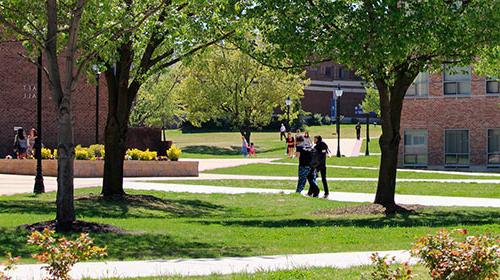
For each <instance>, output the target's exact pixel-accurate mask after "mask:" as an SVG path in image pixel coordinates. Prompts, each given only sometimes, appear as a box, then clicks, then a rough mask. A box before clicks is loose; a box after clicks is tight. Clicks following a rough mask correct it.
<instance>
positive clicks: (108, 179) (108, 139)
mask: <svg viewBox="0 0 500 280" xmlns="http://www.w3.org/2000/svg"><path fill="white" fill-rule="evenodd" d="M126 135H127V125H125V127H124V126H123V124H121V123H120V122H119V121H118V120H117V118H116V116H114V115H112V114H110V112H108V120H107V123H106V128H105V132H104V145H105V147H106V156H105V159H104V178H103V188H102V195H103V196H104V197H116V196H122V195H124V194H125V191H124V189H123V160H124V157H125V153H126V149H127V139H126Z"/></svg>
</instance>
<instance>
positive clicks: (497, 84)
mask: <svg viewBox="0 0 500 280" xmlns="http://www.w3.org/2000/svg"><path fill="white" fill-rule="evenodd" d="M486 94H500V81H498V80H493V79H489V80H486Z"/></svg>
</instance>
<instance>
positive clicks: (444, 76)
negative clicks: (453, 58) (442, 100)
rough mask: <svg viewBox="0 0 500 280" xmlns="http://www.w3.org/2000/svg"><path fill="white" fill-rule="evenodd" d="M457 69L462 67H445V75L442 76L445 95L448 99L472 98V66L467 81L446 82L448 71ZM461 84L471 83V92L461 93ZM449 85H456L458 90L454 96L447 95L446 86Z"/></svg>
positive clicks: (451, 94)
mask: <svg viewBox="0 0 500 280" xmlns="http://www.w3.org/2000/svg"><path fill="white" fill-rule="evenodd" d="M457 67H460V66H447V65H444V66H443V74H442V77H443V95H444V96H446V97H456V96H458V97H460V96H471V95H472V68H471V67H470V66H468V67H467V68H468V73H469V77H468V78H467V79H464V80H458V81H446V70H448V69H453V68H457ZM461 83H469V85H470V92H469V93H459V92H460V84H461ZM447 84H455V86H456V88H457V90H456V92H455V93H454V94H453V93H446V85H447Z"/></svg>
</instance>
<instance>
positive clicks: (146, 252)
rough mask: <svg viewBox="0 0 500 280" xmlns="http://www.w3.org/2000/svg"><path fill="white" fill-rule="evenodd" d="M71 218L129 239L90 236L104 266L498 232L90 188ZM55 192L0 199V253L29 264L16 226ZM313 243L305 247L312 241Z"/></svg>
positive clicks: (422, 220)
mask: <svg viewBox="0 0 500 280" xmlns="http://www.w3.org/2000/svg"><path fill="white" fill-rule="evenodd" d="M75 192H76V196H77V199H76V201H75V206H76V212H77V213H76V214H77V217H78V219H80V220H86V221H93V222H100V223H107V224H112V225H115V226H118V227H121V228H123V229H126V230H127V231H129V232H130V233H128V234H92V235H91V236H92V237H93V238H94V239H95V242H96V243H97V244H98V245H106V246H107V247H108V253H109V257H108V259H167V258H199V257H221V256H256V255H275V254H285V253H292V254H301V253H322V252H330V253H333V252H349V251H371V250H397V249H409V248H410V246H411V244H412V243H413V242H414V241H415V240H416V239H417V238H418V237H420V236H422V235H424V234H427V233H434V232H436V231H437V230H438V229H440V228H450V229H455V228H464V227H465V228H467V229H469V231H470V233H471V234H478V233H485V232H495V233H498V232H500V224H499V223H500V212H499V211H498V209H491V208H464V207H437V208H426V209H423V210H421V212H419V213H418V215H397V216H393V217H385V216H383V215H369V216H368V215H343V216H326V215H323V214H318V213H317V212H318V211H320V210H325V209H331V208H336V207H346V206H352V205H358V204H354V203H343V202H332V201H327V200H322V199H311V198H306V197H302V196H299V195H280V194H276V195H262V194H244V195H223V194H210V195H208V194H207V195H204V194H184V193H167V192H153V191H141V192H137V191H130V192H129V193H130V194H147V195H153V196H154V197H149V198H148V200H141V201H134V202H113V201H103V200H97V199H78V197H82V196H84V197H88V195H89V194H90V193H93V194H98V193H99V192H100V190H99V189H97V188H90V189H78V190H76V191H75ZM54 200H55V193H46V194H42V195H39V196H33V195H29V194H23V195H15V196H1V197H0V252H2V253H3V252H12V253H13V254H14V255H20V256H22V257H24V258H27V257H28V258H29V256H30V254H31V253H32V249H31V248H30V247H28V246H26V243H25V242H26V235H27V232H22V231H18V230H16V227H17V226H19V225H21V224H30V223H35V222H40V221H45V220H50V219H52V218H54V216H55V203H54ZM311 238H312V241H311Z"/></svg>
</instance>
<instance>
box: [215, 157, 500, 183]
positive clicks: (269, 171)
mask: <svg viewBox="0 0 500 280" xmlns="http://www.w3.org/2000/svg"><path fill="white" fill-rule="evenodd" d="M290 162H293V163H297V160H290ZM205 173H212V174H245V175H266V176H297V166H294V165H276V164H247V165H241V166H237V167H228V168H219V169H214V170H209V171H206V172H205ZM328 173H329V176H330V177H332V178H377V177H378V170H363V169H348V168H329V169H328ZM398 178H400V179H494V180H500V177H498V176H469V175H450V174H440V173H417V172H398Z"/></svg>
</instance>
